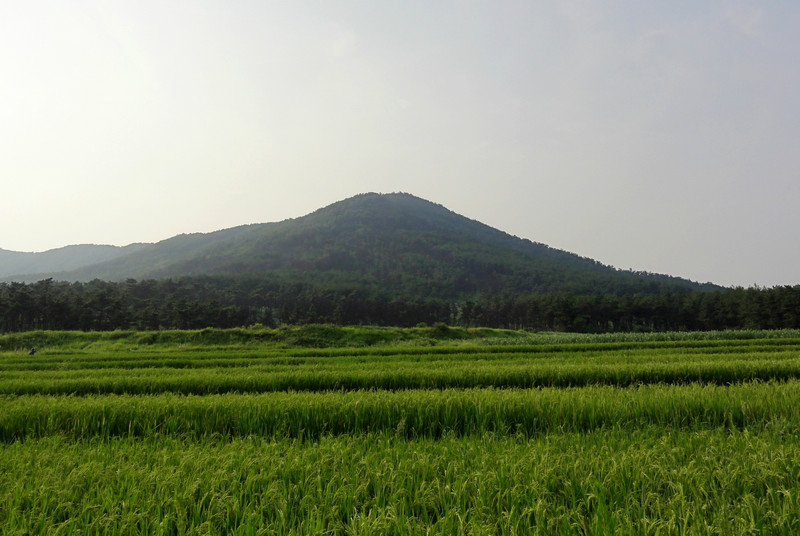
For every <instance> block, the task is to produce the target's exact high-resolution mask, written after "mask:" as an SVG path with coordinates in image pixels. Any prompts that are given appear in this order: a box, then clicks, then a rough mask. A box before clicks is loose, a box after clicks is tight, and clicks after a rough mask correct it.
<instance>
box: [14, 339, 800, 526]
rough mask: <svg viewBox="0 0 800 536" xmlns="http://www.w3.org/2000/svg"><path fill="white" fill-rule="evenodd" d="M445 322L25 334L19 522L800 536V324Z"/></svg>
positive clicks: (17, 360) (18, 355) (17, 391)
mask: <svg viewBox="0 0 800 536" xmlns="http://www.w3.org/2000/svg"><path fill="white" fill-rule="evenodd" d="M308 330H311V331H308ZM442 334H443V333H442V330H441V328H439V330H438V333H437V334H436V335H437V336H433V335H434V334H433V333H432V330H430V329H426V328H418V329H415V330H392V329H389V328H386V329H381V328H332V327H325V326H316V327H313V328H296V329H295V330H294V331H292V330H284V331H283V332H278V331H277V330H274V331H269V330H263V329H251V330H225V331H216V330H203V331H202V332H163V333H135V332H116V333H106V334H80V333H51V332H38V333H29V334H15V335H7V336H2V337H0V534H242V535H247V534H342V535H345V534H797V533H800V333H798V332H731V333H704V334H654V335H634V334H631V335H600V336H590V335H589V336H573V335H565V334H532V335H528V334H524V333H518V332H500V331H492V330H480V331H478V330H472V331H467V330H462V331H457V330H454V329H453V330H450V331H447V332H446V333H444V335H446V336H441V335H442ZM32 346H36V347H37V349H38V352H37V353H36V354H35V355H28V351H27V350H29V348H30V347H32Z"/></svg>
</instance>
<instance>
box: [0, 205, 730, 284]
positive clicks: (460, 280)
mask: <svg viewBox="0 0 800 536" xmlns="http://www.w3.org/2000/svg"><path fill="white" fill-rule="evenodd" d="M198 275H212V276H248V277H253V276H257V277H264V278H283V279H291V280H302V281H304V282H306V283H311V284H315V285H321V286H335V287H342V286H380V287H381V288H385V289H389V290H391V291H393V292H397V293H401V294H404V295H408V296H413V295H419V296H423V297H430V296H438V297H464V296H471V295H475V294H480V293H505V294H509V293H520V294H530V293H541V292H558V291H569V292H576V293H608V294H616V295H619V294H626V293H633V292H638V293H658V292H661V291H663V290H675V289H679V288H682V289H686V290H700V289H711V288H715V286H714V285H711V284H704V285H700V284H697V283H693V282H691V281H688V280H685V279H681V278H676V277H669V276H666V275H657V274H643V273H636V272H631V271H623V270H618V269H615V268H613V267H610V266H605V265H603V264H600V263H598V262H596V261H594V260H592V259H588V258H584V257H580V256H578V255H575V254H572V253H568V252H564V251H560V250H557V249H554V248H551V247H549V246H546V245H544V244H539V243H535V242H531V241H530V240H527V239H521V238H518V237H515V236H511V235H509V234H507V233H504V232H502V231H499V230H497V229H493V228H491V227H489V226H487V225H484V224H482V223H480V222H478V221H475V220H471V219H469V218H466V217H464V216H461V215H458V214H455V213H453V212H451V211H449V210H448V209H446V208H444V207H442V206H440V205H437V204H435V203H431V202H429V201H426V200H423V199H420V198H418V197H415V196H412V195H410V194H361V195H357V196H355V197H352V198H349V199H346V200H344V201H340V202H337V203H334V204H332V205H330V206H327V207H325V208H322V209H319V210H317V211H315V212H313V213H311V214H308V215H307V216H303V217H300V218H295V219H289V220H285V221H281V222H276V223H262V224H253V225H243V226H239V227H234V228H230V229H224V230H221V231H216V232H212V233H196V234H188V235H178V236H175V237H173V238H170V239H167V240H163V241H161V242H157V243H155V244H132V245H130V246H126V247H124V248H117V247H113V246H91V245H81V246H69V247H65V248H60V249H57V250H51V251H47V252H44V253H18V252H9V251H5V250H0V277H2V278H3V279H4V280H6V281H21V282H33V281H38V280H41V279H46V278H53V279H55V280H64V281H90V280H93V279H102V280H108V281H123V280H126V279H137V280H142V279H161V278H169V277H181V276H198Z"/></svg>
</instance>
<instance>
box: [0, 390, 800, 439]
mask: <svg viewBox="0 0 800 536" xmlns="http://www.w3.org/2000/svg"><path fill="white" fill-rule="evenodd" d="M798 400H800V381H789V382H786V383H775V382H768V383H747V384H739V385H732V386H724V387H723V386H714V385H697V384H693V385H686V386H677V387H676V386H665V385H645V386H641V387H636V388H627V389H620V388H616V387H608V386H594V387H582V388H570V389H542V390H516V389H509V390H494V389H468V390H444V391H424V390H412V391H399V392H386V391H355V392H336V393H270V394H261V395H234V394H226V395H207V396H202V397H197V396H179V395H174V394H168V395H155V396H129V395H120V396H117V395H102V396H92V397H82V398H74V397H56V396H20V397H11V398H9V397H5V398H3V399H0V440H1V441H5V442H8V441H15V440H19V439H23V438H26V437H43V436H47V435H53V434H64V435H66V436H68V437H72V438H75V439H82V438H92V437H100V438H102V437H126V436H130V437H149V436H153V435H170V436H181V437H182V436H186V437H195V438H202V437H207V436H211V435H221V436H223V437H239V436H247V435H260V436H264V437H297V438H318V437H322V436H325V435H329V434H333V435H339V434H360V433H377V432H394V433H396V434H398V435H399V436H402V437H432V438H435V437H441V436H442V435H446V434H451V433H452V434H456V435H471V434H482V433H493V434H501V435H506V434H521V435H522V436H525V437H530V436H534V435H539V434H546V433H551V432H564V431H574V432H586V431H591V430H597V429H628V430H634V429H637V428H641V427H646V426H654V425H655V426H662V427H667V428H675V429H695V428H709V427H718V426H725V427H730V428H732V429H744V428H757V429H761V428H764V427H768V426H771V425H773V424H774V423H788V424H789V425H794V426H797V427H798V428H800V411H798V405H797V401H798Z"/></svg>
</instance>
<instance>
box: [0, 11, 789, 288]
mask: <svg viewBox="0 0 800 536" xmlns="http://www.w3.org/2000/svg"><path fill="white" fill-rule="evenodd" d="M798 28H800V3H798V2H796V1H794V0H785V1H778V0H776V1H763V2H755V1H745V0H741V1H721V0H720V1H711V0H709V1H697V0H687V1H680V0H673V1H670V2H655V1H630V2H629V1H597V2H594V1H569V0H564V1H558V2H553V1H550V0H546V1H545V0H542V1H534V0H525V1H500V0H498V1H492V2H489V1H485V2H478V1H469V0H458V1H456V0H453V1H433V2H432V1H428V0H424V1H415V0H397V1H367V0H363V1H333V0H325V1H323V0H320V1H305V0H292V1H286V2H271V1H240V0H225V1H218V2H210V1H200V0H191V1H185V2H184V1H180V0H170V1H162V0H158V1H146V0H136V1H128V2H113V1H90V0H70V1H63V2H60V1H59V2H52V1H39V0H21V1H17V0H10V1H5V2H3V4H2V8H0V77H1V78H0V80H2V83H0V177H2V187H3V190H2V196H1V197H0V199H2V201H1V202H0V248H3V249H12V250H17V251H42V250H46V249H51V248H54V247H60V246H64V245H68V244H76V243H104V244H117V245H125V244H128V243H131V242H154V241H158V240H161V239H165V238H168V237H171V236H174V235H176V234H179V233H185V232H195V231H212V230H216V229H220V228H225V227H232V226H235V225H240V224H245V223H258V222H268V221H278V220H283V219H286V218H290V217H297V216H302V215H304V214H307V213H308V212H311V211H313V210H315V209H317V208H319V207H322V206H324V205H327V204H330V203H332V202H335V201H338V200H340V199H343V198H346V197H350V196H352V195H354V194H357V193H361V192H368V191H377V192H395V191H404V192H409V193H412V194H415V195H417V196H420V197H423V198H426V199H429V200H431V201H434V202H437V203H440V204H442V205H444V206H446V207H447V208H449V209H451V210H454V211H455V212H458V213H460V214H463V215H465V216H468V217H470V218H473V219H477V220H480V221H482V222H484V223H487V224H489V225H491V226H493V227H497V228H499V229H501V230H504V231H506V232H509V233H511V234H515V235H517V236H520V237H524V238H529V239H531V240H534V241H538V242H543V243H546V244H548V245H551V246H553V247H556V248H559V249H564V250H568V251H572V252H575V253H578V254H580V255H583V256H587V257H592V258H595V259H597V260H599V261H601V262H603V263H606V264H611V265H613V266H617V267H619V268H633V269H636V270H647V271H653V272H660V273H668V274H671V275H678V276H682V277H688V278H690V279H694V280H699V281H713V282H716V283H720V284H724V285H743V286H749V285H752V284H759V285H767V286H772V285H777V284H800V210H798V201H800V32H798Z"/></svg>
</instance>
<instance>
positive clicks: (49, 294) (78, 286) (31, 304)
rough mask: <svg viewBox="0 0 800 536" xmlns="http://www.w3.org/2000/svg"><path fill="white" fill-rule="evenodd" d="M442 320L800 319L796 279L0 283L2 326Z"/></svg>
mask: <svg viewBox="0 0 800 536" xmlns="http://www.w3.org/2000/svg"><path fill="white" fill-rule="evenodd" d="M437 322H442V323H445V324H449V325H459V326H464V327H474V326H484V327H497V328H514V329H529V330H547V331H573V332H597V333H599V332H614V331H682V330H689V331H698V330H699V331H704V330H724V329H781V328H795V329H796V328H800V285H796V286H782V287H773V288H747V289H744V288H732V289H718V290H711V291H691V290H685V289H664V290H662V292H660V293H653V294H641V293H628V294H621V295H614V294H609V293H594V294H592V293H572V292H554V293H543V294H529V295H500V294H497V295H484V296H480V295H477V296H475V297H474V298H471V299H454V300H448V299H443V298H437V297H430V298H420V297H418V296H406V295H402V294H398V293H390V292H387V291H382V290H380V289H379V288H378V287H365V286H361V287H358V286H349V287H348V286H345V285H341V286H335V285H327V286H319V285H314V284H311V283H309V282H308V281H300V280H291V279H290V278H283V279H281V278H273V279H265V278H263V277H245V276H238V277H231V276H228V277H220V276H196V277H183V278H174V279H163V280H143V281H136V280H133V279H129V280H127V281H124V282H107V281H101V280H94V281H90V282H87V283H80V282H74V283H69V282H59V281H53V280H51V279H47V280H42V281H39V282H36V283H29V284H25V283H16V282H15V283H1V284H0V332H2V333H7V332H18V331H28V330H40V329H44V330H83V331H104V330H115V329H125V330H127V329H147V330H156V329H197V328H204V327H218V328H228V327H236V326H248V325H253V324H261V325H264V326H268V327H274V326H278V325H285V324H309V323H330V324H337V325H386V326H400V327H407V326H414V325H417V324H420V323H427V324H434V323H437Z"/></svg>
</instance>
